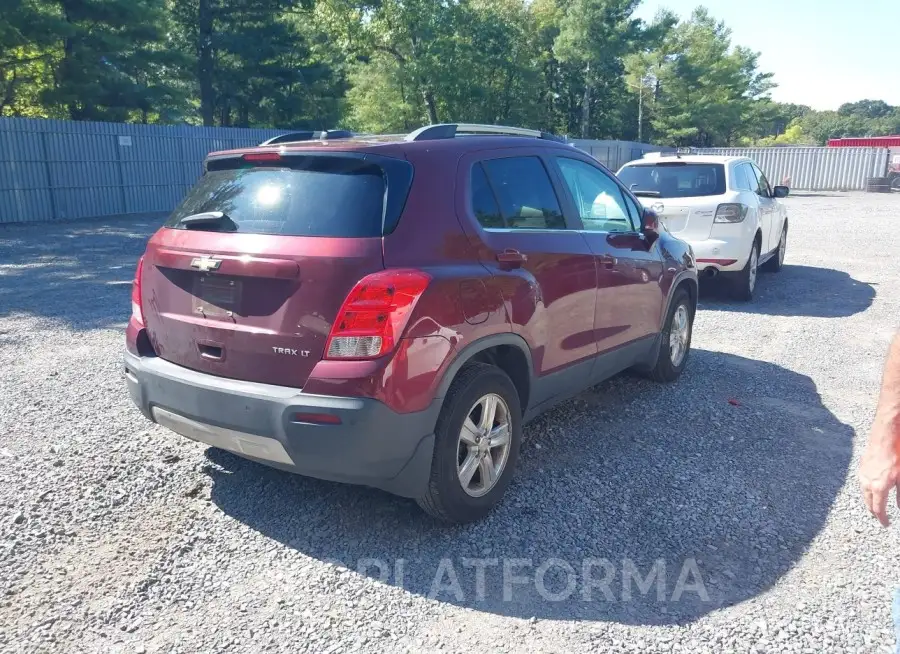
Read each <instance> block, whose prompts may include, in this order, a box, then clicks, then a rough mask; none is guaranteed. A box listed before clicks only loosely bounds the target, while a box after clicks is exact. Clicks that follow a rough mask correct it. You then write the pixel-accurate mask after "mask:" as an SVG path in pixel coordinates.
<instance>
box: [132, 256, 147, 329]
mask: <svg viewBox="0 0 900 654" xmlns="http://www.w3.org/2000/svg"><path fill="white" fill-rule="evenodd" d="M143 274H144V257H143V256H142V257H141V258H140V259H138V262H137V268H136V269H135V271H134V281H133V282H132V283H131V317H132V318H134V319H135V321H136V322H137V323H138V324H139V325H140V326H141V327H143V326H144V305H143V303H142V302H141V276H142V275H143Z"/></svg>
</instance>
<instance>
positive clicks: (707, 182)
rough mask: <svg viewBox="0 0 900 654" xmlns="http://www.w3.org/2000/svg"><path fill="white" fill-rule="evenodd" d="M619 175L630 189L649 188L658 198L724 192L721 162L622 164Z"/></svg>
mask: <svg viewBox="0 0 900 654" xmlns="http://www.w3.org/2000/svg"><path fill="white" fill-rule="evenodd" d="M619 179H621V180H622V183H623V184H625V186H627V187H628V188H630V189H631V190H632V192H639V191H651V192H654V193H659V197H661V198H685V197H697V196H703V195H721V194H722V193H724V192H725V166H723V165H722V164H687V163H663V164H651V165H646V164H641V165H637V166H626V167H625V168H623V169H622V170H621V171H619Z"/></svg>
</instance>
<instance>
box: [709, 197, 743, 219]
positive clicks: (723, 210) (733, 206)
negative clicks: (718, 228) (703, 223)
mask: <svg viewBox="0 0 900 654" xmlns="http://www.w3.org/2000/svg"><path fill="white" fill-rule="evenodd" d="M747 209H748V207H747V205H746V204H739V203H737V202H733V203H727V204H720V205H719V206H718V207H717V208H716V217H715V218H714V219H713V222H717V223H739V222H742V221H743V220H744V218H746V217H747Z"/></svg>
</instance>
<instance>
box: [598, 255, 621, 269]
mask: <svg viewBox="0 0 900 654" xmlns="http://www.w3.org/2000/svg"><path fill="white" fill-rule="evenodd" d="M600 263H602V264H603V267H604V268H609V269H612V268H615V267H616V264H617V263H618V260H617V259H616V258H615V257H614V256H612V255H611V254H604V255H601V257H600Z"/></svg>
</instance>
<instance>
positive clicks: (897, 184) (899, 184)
mask: <svg viewBox="0 0 900 654" xmlns="http://www.w3.org/2000/svg"><path fill="white" fill-rule="evenodd" d="M891 188H892V189H893V190H895V191H900V174H898V175H894V177H893V178H892V179H891Z"/></svg>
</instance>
